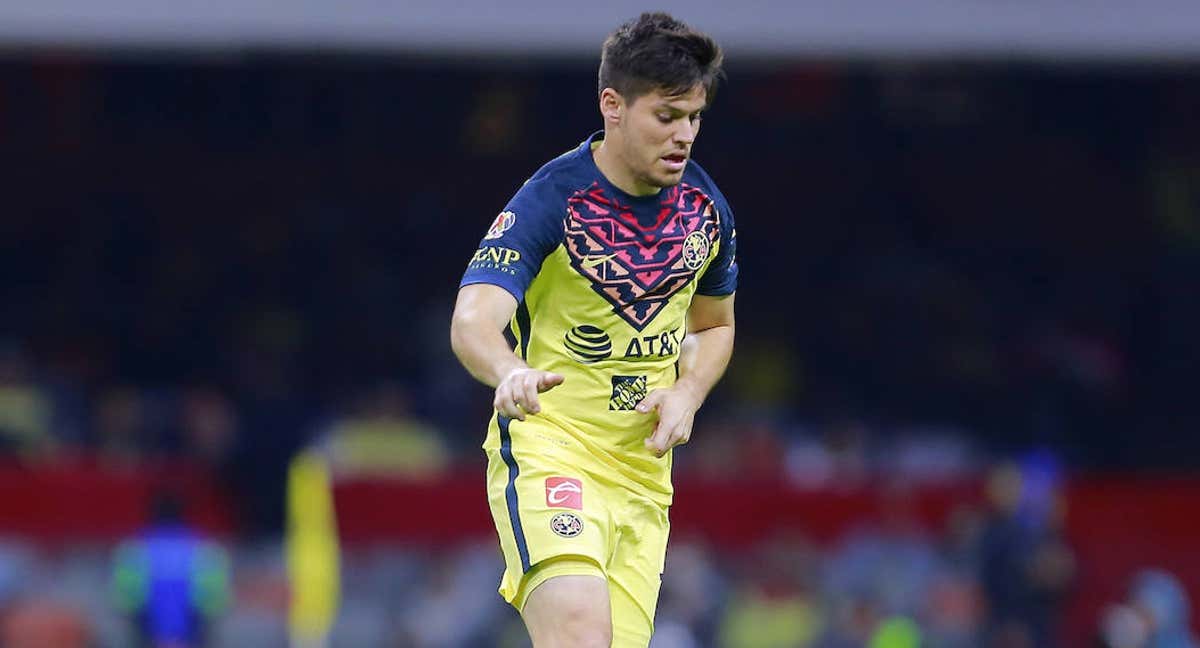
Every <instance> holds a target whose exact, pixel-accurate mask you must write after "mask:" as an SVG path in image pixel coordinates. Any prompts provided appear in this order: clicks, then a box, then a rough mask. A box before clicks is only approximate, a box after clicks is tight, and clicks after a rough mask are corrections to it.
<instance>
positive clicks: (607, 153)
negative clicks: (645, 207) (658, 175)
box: [592, 132, 661, 196]
mask: <svg viewBox="0 0 1200 648" xmlns="http://www.w3.org/2000/svg"><path fill="white" fill-rule="evenodd" d="M608 135H609V134H608V133H607V132H605V134H604V139H602V140H600V143H599V145H598V146H595V147H594V148H593V149H592V160H594V161H595V162H596V167H597V168H598V169H600V173H603V174H604V177H605V178H607V179H608V181H609V182H610V183H612V185H613V186H614V187H616V188H617V189H620V190H621V191H624V192H625V193H627V194H629V195H631V196H653V195H655V194H657V193H658V192H659V191H660V190H661V187H654V186H651V185H646V184H643V183H640V182H638V181H637V180H635V179H634V177H633V174H632V173H630V172H629V167H628V166H627V165H626V164H625V162H624V161H623V160H622V159H621V156H620V153H618V152H617V148H616V144H613V143H610V142H609V141H608Z"/></svg>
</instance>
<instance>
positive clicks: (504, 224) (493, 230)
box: [483, 211, 517, 239]
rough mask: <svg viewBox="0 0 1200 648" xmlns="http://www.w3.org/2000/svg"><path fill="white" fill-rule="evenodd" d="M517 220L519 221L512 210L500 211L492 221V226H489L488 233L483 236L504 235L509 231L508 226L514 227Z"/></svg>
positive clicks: (491, 237) (497, 236)
mask: <svg viewBox="0 0 1200 648" xmlns="http://www.w3.org/2000/svg"><path fill="white" fill-rule="evenodd" d="M515 222H517V215H516V214H514V213H513V212H510V211H506V212H500V215H499V216H497V217H496V220H494V221H492V226H491V227H489V228H488V231H487V235H485V236H484V237H483V238H485V239H498V238H500V237H501V236H504V233H505V232H507V231H508V228H510V227H512V226H513V223H515Z"/></svg>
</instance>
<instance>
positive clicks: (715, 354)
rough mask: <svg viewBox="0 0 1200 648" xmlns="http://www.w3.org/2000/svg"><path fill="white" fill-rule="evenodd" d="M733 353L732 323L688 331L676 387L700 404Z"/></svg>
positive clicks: (680, 352) (680, 359)
mask: <svg viewBox="0 0 1200 648" xmlns="http://www.w3.org/2000/svg"><path fill="white" fill-rule="evenodd" d="M732 355H733V325H731V324H730V325H722V326H714V327H712V328H707V329H704V330H703V331H695V332H693V333H689V334H688V336H687V337H686V338H684V340H683V344H682V345H681V347H680V350H679V379H678V380H677V381H676V382H675V385H676V386H677V387H683V388H685V389H687V390H689V391H690V392H692V393H693V394H695V396H696V399H697V404H699V403H702V402H703V401H704V399H705V398H706V397H707V396H708V392H710V391H712V388H713V386H715V385H716V384H717V381H718V380H720V379H721V375H722V374H724V373H725V367H727V366H728V365H729V358H730V356H732Z"/></svg>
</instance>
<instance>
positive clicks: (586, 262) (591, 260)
mask: <svg viewBox="0 0 1200 648" xmlns="http://www.w3.org/2000/svg"><path fill="white" fill-rule="evenodd" d="M615 256H617V253H616V252H614V253H612V254H609V255H606V256H602V257H598V256H591V255H590V254H589V255H588V256H585V257H583V263H582V264H581V265H583V267H585V268H592V267H595V266H598V265H600V264H601V263H604V262H605V261H608V260H609V259H611V258H613V257H615Z"/></svg>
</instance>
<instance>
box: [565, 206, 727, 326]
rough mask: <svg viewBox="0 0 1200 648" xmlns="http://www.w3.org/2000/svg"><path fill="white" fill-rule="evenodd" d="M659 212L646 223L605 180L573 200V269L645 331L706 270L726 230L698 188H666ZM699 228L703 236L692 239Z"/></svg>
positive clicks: (569, 221) (569, 236)
mask: <svg viewBox="0 0 1200 648" xmlns="http://www.w3.org/2000/svg"><path fill="white" fill-rule="evenodd" d="M657 209H658V211H657V214H655V215H654V220H653V222H652V223H649V222H648V223H646V224H643V223H640V222H639V221H638V218H637V216H636V215H635V214H634V211H633V207H631V206H628V205H622V204H621V203H620V202H619V201H617V200H616V199H615V198H614V197H612V196H609V195H608V194H606V193H605V191H604V189H603V188H602V187H601V186H600V185H599V183H593V184H592V186H590V187H588V188H587V189H582V190H580V191H577V192H575V194H574V195H572V196H571V197H570V198H569V199H568V200H567V218H566V248H567V256H568V257H569V258H570V261H571V267H572V268H574V269H575V271H576V272H578V273H579V274H581V275H583V276H584V277H585V278H586V279H588V280H589V281H590V282H591V284H592V290H595V291H596V293H597V294H599V295H600V296H601V297H603V298H604V299H605V300H607V301H608V303H610V304H612V307H613V312H614V313H616V314H617V315H619V316H620V317H621V318H622V319H624V320H625V321H626V322H628V323H629V324H630V325H631V326H633V327H634V328H635V329H637V330H638V331H641V330H643V329H644V328H646V325H648V324H649V323H650V322H651V321H652V320H653V319H654V317H655V316H656V315H658V313H659V312H660V311H662V309H663V307H665V306H666V305H667V302H668V301H669V300H670V299H671V296H672V295H674V294H675V293H677V292H679V289H680V288H683V287H684V286H685V285H687V282H689V281H691V280H692V278H693V277H694V276H695V275H696V272H697V270H699V269H700V268H701V267H703V262H704V261H705V260H706V259H707V258H708V255H709V253H710V251H711V250H712V249H713V248H714V247H715V246H716V243H717V238H718V237H719V233H720V225H719V223H718V222H717V212H716V209H715V208H714V207H713V201H712V199H711V198H709V197H708V195H706V194H705V193H704V192H703V191H701V190H700V189H699V188H697V187H693V186H691V185H687V184H679V185H676V186H674V187H671V188H670V189H667V190H665V191H664V192H663V199H662V201H660V202H659V203H658V205H657ZM645 220H646V221H649V220H650V219H645ZM694 232H700V233H701V234H702V235H703V238H701V237H698V236H692V237H690V238H689V237H688V235H689V234H692V233H694ZM705 242H707V244H705Z"/></svg>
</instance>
